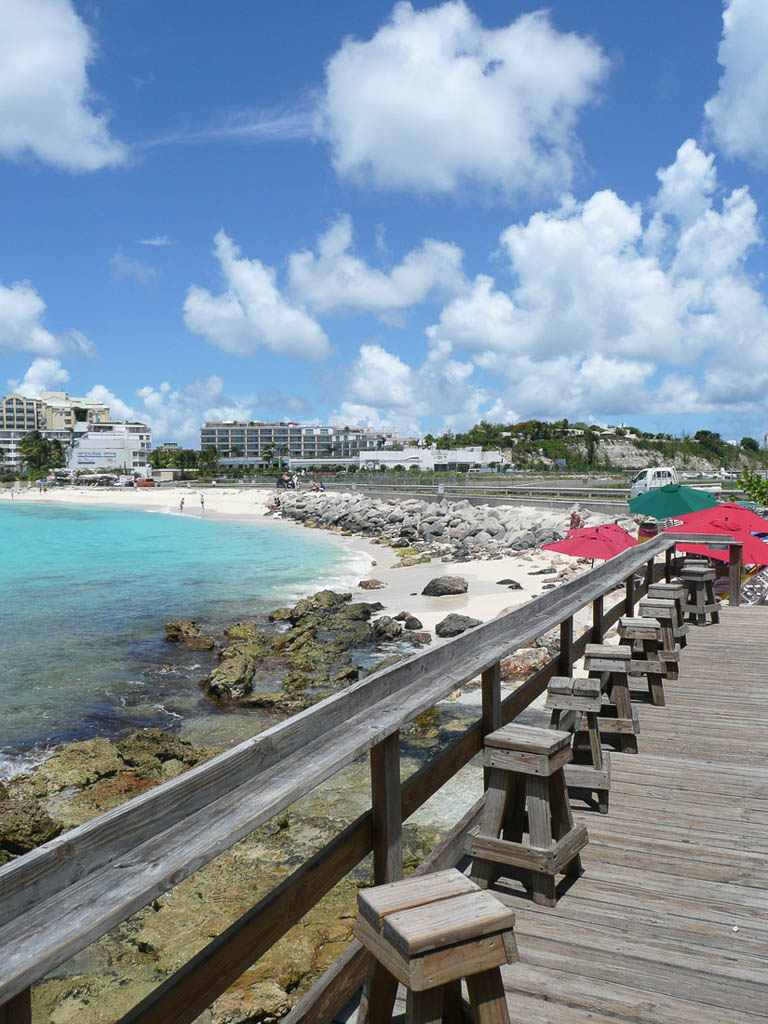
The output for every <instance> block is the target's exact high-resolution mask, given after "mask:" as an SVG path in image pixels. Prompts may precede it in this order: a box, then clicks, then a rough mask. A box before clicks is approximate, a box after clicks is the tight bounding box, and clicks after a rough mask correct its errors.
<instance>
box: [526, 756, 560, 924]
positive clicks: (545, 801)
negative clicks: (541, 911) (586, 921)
mask: <svg viewBox="0 0 768 1024" xmlns="http://www.w3.org/2000/svg"><path fill="white" fill-rule="evenodd" d="M525 788H526V793H527V796H528V829H529V832H530V836H531V846H535V847H539V849H543V850H546V849H548V847H549V846H551V845H552V817H551V811H550V806H549V779H547V778H541V776H539V775H527V776H526V777H525ZM531 881H532V884H533V902H534V903H538V904H539V905H540V906H542V907H554V906H556V905H557V900H556V898H555V879H554V876H553V875H545V874H543V873H542V872H541V871H532V872H531Z"/></svg>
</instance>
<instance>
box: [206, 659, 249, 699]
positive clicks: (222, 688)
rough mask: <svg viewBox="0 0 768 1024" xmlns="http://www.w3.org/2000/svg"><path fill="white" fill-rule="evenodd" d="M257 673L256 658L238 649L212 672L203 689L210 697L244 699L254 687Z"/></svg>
mask: <svg viewBox="0 0 768 1024" xmlns="http://www.w3.org/2000/svg"><path fill="white" fill-rule="evenodd" d="M225 653H226V652H225ZM255 674H256V659H255V658H254V657H253V656H252V655H250V654H247V653H246V652H245V651H242V650H237V649H236V650H233V651H232V652H231V653H229V654H228V655H227V657H226V658H224V659H223V660H222V662H221V664H220V665H218V666H217V667H216V668H215V669H214V670H213V672H211V674H210V676H209V677H208V678H207V679H206V680H205V681H204V683H203V689H204V690H205V692H206V693H207V694H208V696H209V697H213V698H215V699H216V700H223V701H237V700H242V699H243V698H245V697H247V696H248V694H249V693H250V692H251V690H252V689H253V677H254V675H255Z"/></svg>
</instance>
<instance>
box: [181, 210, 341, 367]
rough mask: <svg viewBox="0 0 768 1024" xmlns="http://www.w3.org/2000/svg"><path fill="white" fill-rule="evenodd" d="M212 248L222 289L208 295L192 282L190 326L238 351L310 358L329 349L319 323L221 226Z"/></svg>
mask: <svg viewBox="0 0 768 1024" xmlns="http://www.w3.org/2000/svg"><path fill="white" fill-rule="evenodd" d="M213 252H214V256H215V257H216V259H217V260H218V263H219V269H220V271H221V276H222V278H223V279H224V285H225V291H224V292H222V293H221V294H219V295H212V294H211V292H210V291H208V289H207V288H200V287H198V286H197V285H194V284H193V285H190V288H189V290H188V292H187V297H186V300H185V302H184V321H185V323H186V325H187V327H188V329H189V330H190V331H192V332H193V333H194V334H201V335H202V336H203V337H204V338H205V339H206V341H208V342H209V343H210V344H212V345H216V346H217V347H218V348H221V349H223V350H224V351H225V352H234V353H237V354H238V355H252V354H253V353H254V352H256V351H258V349H260V348H267V349H270V350H271V351H273V352H278V353H280V354H282V355H290V356H299V357H301V358H305V359H313V360H319V359H323V358H325V357H326V356H327V355H328V354H329V352H330V345H329V343H328V338H327V337H326V334H325V332H324V331H323V329H322V327H321V326H320V325H319V324H318V322H317V321H316V320H314V319H313V318H312V317H311V316H310V315H309V314H308V313H307V312H306V311H305V310H304V309H302V308H300V307H299V306H297V305H294V304H292V303H291V302H290V301H289V300H288V299H286V298H285V297H284V296H283V295H282V294H281V292H280V290H279V289H278V287H277V285H276V283H275V277H276V275H275V272H274V270H273V269H272V268H271V267H267V266H265V265H264V264H263V263H261V262H260V261H259V260H248V259H246V258H245V257H242V256H241V255H240V250H239V249H238V247H237V246H236V245H235V243H234V242H233V241H232V239H231V238H229V236H228V235H227V234H226V233H225V232H224V231H223V230H222V231H219V232H218V234H217V235H216V237H215V239H214V250H213Z"/></svg>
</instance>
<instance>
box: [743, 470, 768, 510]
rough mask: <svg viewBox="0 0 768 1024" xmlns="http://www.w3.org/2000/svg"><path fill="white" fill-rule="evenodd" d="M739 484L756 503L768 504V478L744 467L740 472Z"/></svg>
mask: <svg viewBox="0 0 768 1024" xmlns="http://www.w3.org/2000/svg"><path fill="white" fill-rule="evenodd" d="M741 486H742V490H743V491H744V493H745V494H746V495H747V497H748V498H749V499H750V500H751V501H755V502H757V504H758V505H768V480H766V479H765V478H764V477H761V476H758V475H757V473H754V472H751V471H750V470H748V469H745V470H744V472H743V473H742V474H741Z"/></svg>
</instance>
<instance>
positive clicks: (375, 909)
mask: <svg viewBox="0 0 768 1024" xmlns="http://www.w3.org/2000/svg"><path fill="white" fill-rule="evenodd" d="M357 904H358V916H357V922H356V924H355V936H356V937H357V939H358V940H359V941H360V942H361V943H362V944H363V945H364V946H365V947H366V948H367V949H368V950H369V951H370V952H371V953H372V954H373V956H374V958H375V960H376V965H375V967H374V969H373V970H372V971H371V972H370V973H369V977H368V982H367V983H366V991H365V993H364V997H363V1003H362V1004H361V1011H362V1016H361V1017H360V1024H365V1022H374V1021H384V1020H390V1019H391V1016H392V1003H393V997H394V991H395V984H394V982H393V979H394V981H397V982H399V983H400V984H401V985H404V986H405V988H406V989H407V998H408V1021H412V1022H413V1024H433V1022H436V1021H441V1020H448V1019H449V1018H450V1019H451V1020H456V1019H457V1018H458V1019H460V1017H459V1014H458V1013H457V1011H460V1008H461V988H460V983H461V979H462V978H465V979H466V982H467V990H468V992H469V1001H470V1004H471V1006H472V1009H473V1011H474V1014H475V1020H476V1022H477V1024H508V1022H509V1016H508V1013H507V1006H506V999H505V997H504V987H503V984H502V980H501V973H500V971H499V967H500V966H501V965H502V964H507V963H514V962H515V961H516V960H517V959H518V953H517V943H516V941H515V936H514V931H513V929H514V924H515V915H514V914H513V912H512V911H511V910H509V908H508V907H506V906H504V904H503V903H501V902H499V900H497V899H496V898H495V897H494V896H492V895H491V894H490V893H487V892H483V890H482V889H481V888H480V887H479V886H478V885H476V884H475V883H474V882H472V881H471V880H470V879H469V878H467V877H466V876H464V875H463V874H461V872H460V871H457V870H456V869H455V868H451V869H449V870H447V871H438V872H436V873H435V874H432V875H421V876H418V877H415V876H411V877H410V878H407V879H405V880H404V881H401V882H391V883H389V884H387V885H379V886H376V887H375V888H373V889H365V890H362V891H361V892H359V893H358V897H357Z"/></svg>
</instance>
